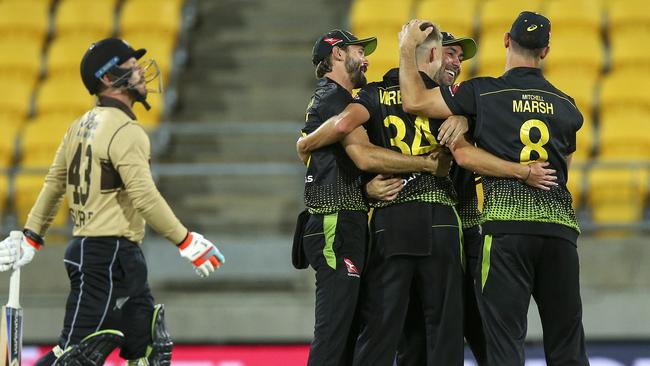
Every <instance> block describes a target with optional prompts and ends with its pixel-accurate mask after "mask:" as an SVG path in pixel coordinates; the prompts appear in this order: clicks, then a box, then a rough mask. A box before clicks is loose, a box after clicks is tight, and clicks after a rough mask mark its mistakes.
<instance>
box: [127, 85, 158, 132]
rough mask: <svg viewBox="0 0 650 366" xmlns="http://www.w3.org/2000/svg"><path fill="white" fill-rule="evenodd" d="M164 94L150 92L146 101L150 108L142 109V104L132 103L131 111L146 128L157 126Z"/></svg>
mask: <svg viewBox="0 0 650 366" xmlns="http://www.w3.org/2000/svg"><path fill="white" fill-rule="evenodd" d="M163 100H164V96H163V95H162V94H157V93H150V94H149V95H148V96H147V102H148V103H149V105H151V109H150V110H148V111H147V110H146V109H144V107H143V106H142V104H140V103H135V104H134V105H133V113H135V116H136V117H137V118H138V122H139V123H140V124H141V125H142V126H143V127H145V128H147V129H152V128H155V127H156V126H158V124H159V123H160V122H161V121H160V119H161V117H162V114H163V108H164V103H163Z"/></svg>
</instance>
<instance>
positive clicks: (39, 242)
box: [10, 230, 43, 269]
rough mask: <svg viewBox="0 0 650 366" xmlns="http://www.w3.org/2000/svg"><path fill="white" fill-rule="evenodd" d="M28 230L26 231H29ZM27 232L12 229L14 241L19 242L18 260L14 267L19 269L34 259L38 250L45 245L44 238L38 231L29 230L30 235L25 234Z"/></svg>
mask: <svg viewBox="0 0 650 366" xmlns="http://www.w3.org/2000/svg"><path fill="white" fill-rule="evenodd" d="M27 231H28V230H26V231H25V232H27ZM25 232H20V231H12V232H11V233H10V235H11V236H13V237H14V241H15V242H16V243H18V247H19V249H18V260H17V261H16V263H14V266H13V268H14V269H17V268H20V267H22V266H24V265H25V264H27V263H29V262H31V261H32V259H34V255H35V254H36V252H37V251H38V250H40V249H41V248H42V247H43V239H42V238H41V237H40V236H38V235H37V234H36V233H33V232H29V233H28V234H29V235H25Z"/></svg>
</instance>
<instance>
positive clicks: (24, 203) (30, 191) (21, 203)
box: [14, 173, 68, 228]
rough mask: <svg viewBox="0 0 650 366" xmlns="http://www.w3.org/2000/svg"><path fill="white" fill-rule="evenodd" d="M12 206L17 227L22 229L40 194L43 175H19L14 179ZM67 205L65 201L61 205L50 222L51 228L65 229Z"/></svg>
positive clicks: (43, 180)
mask: <svg viewBox="0 0 650 366" xmlns="http://www.w3.org/2000/svg"><path fill="white" fill-rule="evenodd" d="M14 182H15V191H14V205H15V208H16V216H17V217H16V218H17V220H18V226H19V227H22V226H23V225H25V222H26V221H27V215H28V214H29V211H30V210H31V208H32V206H33V205H34V203H35V202H36V198H38V194H39V193H40V192H41V188H42V187H43V183H44V182H45V175H44V174H31V173H19V174H17V175H16V177H15V181H14ZM67 207H68V205H67V203H66V201H65V199H64V200H63V202H62V203H61V206H60V207H59V211H58V212H57V215H56V216H55V218H54V220H53V221H52V226H51V227H53V228H62V227H65V226H66V225H67V223H68V209H67Z"/></svg>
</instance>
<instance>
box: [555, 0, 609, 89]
mask: <svg viewBox="0 0 650 366" xmlns="http://www.w3.org/2000/svg"><path fill="white" fill-rule="evenodd" d="M558 1H559V0H558ZM553 26H554V25H553ZM553 26H551V27H553ZM551 33H552V36H551V42H550V46H551V51H550V52H549V54H548V56H547V57H546V58H545V59H544V69H545V70H549V71H555V70H566V71H568V72H571V73H573V74H586V75H587V76H591V77H597V76H598V75H600V73H601V70H602V68H603V60H604V51H603V44H602V42H601V40H600V35H599V34H597V33H577V32H570V33H561V34H559V35H557V36H556V34H555V32H551Z"/></svg>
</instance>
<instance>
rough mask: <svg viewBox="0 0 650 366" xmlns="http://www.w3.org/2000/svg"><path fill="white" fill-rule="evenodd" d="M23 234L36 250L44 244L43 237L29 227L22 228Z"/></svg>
mask: <svg viewBox="0 0 650 366" xmlns="http://www.w3.org/2000/svg"><path fill="white" fill-rule="evenodd" d="M23 235H24V236H25V240H26V241H27V243H29V245H31V246H32V247H34V248H35V249H36V250H40V249H41V248H42V247H43V246H44V245H45V242H44V240H43V238H42V237H41V236H40V235H38V234H36V233H35V232H33V231H31V230H29V229H23Z"/></svg>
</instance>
